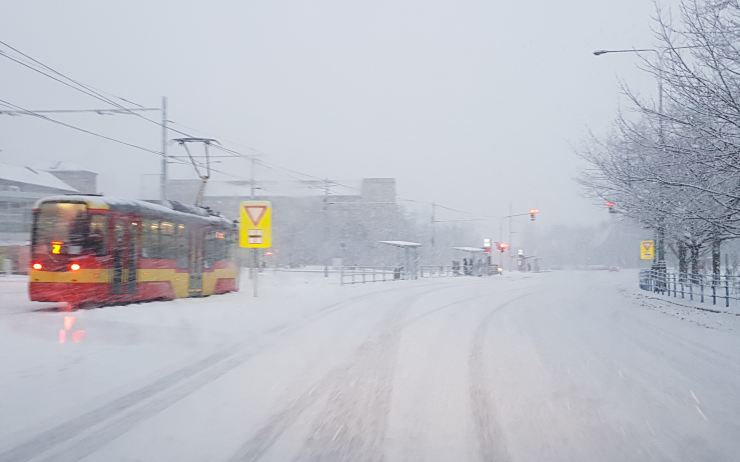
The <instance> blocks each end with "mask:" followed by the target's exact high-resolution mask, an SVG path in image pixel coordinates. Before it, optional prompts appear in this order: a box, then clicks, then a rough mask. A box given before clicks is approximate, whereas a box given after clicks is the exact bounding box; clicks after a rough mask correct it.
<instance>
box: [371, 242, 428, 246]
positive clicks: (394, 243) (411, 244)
mask: <svg viewBox="0 0 740 462" xmlns="http://www.w3.org/2000/svg"><path fill="white" fill-rule="evenodd" d="M378 242H379V243H381V244H388V245H392V246H393V247H421V244H419V243H418V242H408V241H378Z"/></svg>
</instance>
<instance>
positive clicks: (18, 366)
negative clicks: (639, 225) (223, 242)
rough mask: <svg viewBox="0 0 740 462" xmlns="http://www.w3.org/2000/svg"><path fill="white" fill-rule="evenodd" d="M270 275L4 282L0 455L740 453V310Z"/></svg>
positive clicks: (538, 277)
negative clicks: (152, 289)
mask: <svg viewBox="0 0 740 462" xmlns="http://www.w3.org/2000/svg"><path fill="white" fill-rule="evenodd" d="M263 281H264V286H263V291H262V296H261V297H260V298H259V299H256V300H255V299H253V298H251V296H250V291H249V290H248V289H249V287H248V281H246V280H245V281H244V285H243V291H242V292H241V293H238V294H228V295H224V296H216V297H210V298H206V299H198V300H177V301H174V302H158V303H149V304H141V305H130V306H119V307H106V308H100V309H89V310H81V311H76V312H71V313H60V312H56V311H54V310H50V309H48V308H49V305H48V304H47V305H42V304H32V303H31V302H28V301H26V300H27V299H26V295H25V288H24V286H23V281H22V280H21V279H17V278H16V279H11V280H2V279H0V367H1V370H2V375H0V396H2V397H3V399H2V400H1V401H0V461H2V462H5V461H14V462H15V461H25V460H34V461H55V462H56V461H76V460H86V461H115V460H127V461H128V460H139V461H163V460H178V461H242V460H265V461H290V460H301V461H304V460H305V461H314V460H325V461H348V460H374V461H379V460H386V461H415V460H419V461H462V460H480V461H509V460H511V461H632V460H635V461H643V460H657V461H676V460H681V461H684V460H687V461H688V460H696V461H734V460H738V457H739V456H738V455H739V454H740V438H738V435H740V419H738V418H737V416H738V415H740V317H737V316H733V315H729V314H716V313H706V312H698V311H694V310H691V309H683V308H675V307H674V306H672V305H669V304H663V303H661V302H655V301H651V303H645V302H644V301H642V299H641V298H640V297H639V296H638V295H637V294H635V292H636V290H635V285H636V274H635V273H632V272H622V273H606V272H553V273H541V274H532V275H520V274H511V275H504V276H503V277H493V278H457V279H436V280H419V281H408V282H387V283H378V284H368V285H358V286H344V287H342V286H339V285H338V284H337V283H336V281H335V280H334V279H330V280H327V279H324V278H322V277H321V275H316V274H300V273H267V274H265V276H264V278H263ZM61 332H64V334H62V333H61Z"/></svg>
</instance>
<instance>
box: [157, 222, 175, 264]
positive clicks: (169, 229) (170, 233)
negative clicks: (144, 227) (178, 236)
mask: <svg viewBox="0 0 740 462" xmlns="http://www.w3.org/2000/svg"><path fill="white" fill-rule="evenodd" d="M159 258H164V259H167V260H174V259H176V258H177V247H176V242H175V225H174V224H172V223H171V222H169V221H163V222H161V223H160V224H159Z"/></svg>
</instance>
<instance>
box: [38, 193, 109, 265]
mask: <svg viewBox="0 0 740 462" xmlns="http://www.w3.org/2000/svg"><path fill="white" fill-rule="evenodd" d="M104 235H105V222H104V217H102V216H99V215H93V216H90V215H89V214H88V212H87V206H86V205H85V204H75V203H68V202H53V203H46V204H42V205H41V206H40V207H39V211H38V214H37V215H36V221H35V224H34V232H33V248H34V252H35V253H50V254H55V255H80V254H82V253H83V252H84V251H92V252H93V253H95V254H98V255H100V254H102V253H103V252H104V250H105V245H104Z"/></svg>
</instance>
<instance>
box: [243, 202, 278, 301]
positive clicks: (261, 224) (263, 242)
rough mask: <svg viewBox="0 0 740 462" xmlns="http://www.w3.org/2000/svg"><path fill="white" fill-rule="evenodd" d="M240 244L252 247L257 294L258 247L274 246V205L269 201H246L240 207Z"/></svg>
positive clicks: (253, 274) (255, 293)
mask: <svg viewBox="0 0 740 462" xmlns="http://www.w3.org/2000/svg"><path fill="white" fill-rule="evenodd" d="M239 246H240V247H242V248H245V249H251V252H252V269H251V271H252V284H253V287H254V296H255V297H256V296H257V276H258V275H259V256H258V254H257V252H258V250H257V249H269V248H270V247H272V205H271V204H270V202H269V201H244V202H242V203H241V204H240V207H239Z"/></svg>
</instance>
